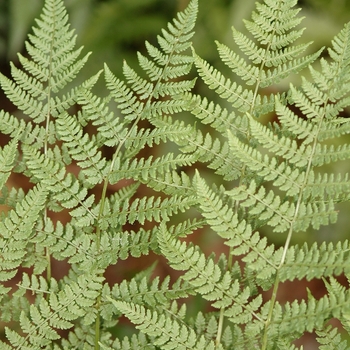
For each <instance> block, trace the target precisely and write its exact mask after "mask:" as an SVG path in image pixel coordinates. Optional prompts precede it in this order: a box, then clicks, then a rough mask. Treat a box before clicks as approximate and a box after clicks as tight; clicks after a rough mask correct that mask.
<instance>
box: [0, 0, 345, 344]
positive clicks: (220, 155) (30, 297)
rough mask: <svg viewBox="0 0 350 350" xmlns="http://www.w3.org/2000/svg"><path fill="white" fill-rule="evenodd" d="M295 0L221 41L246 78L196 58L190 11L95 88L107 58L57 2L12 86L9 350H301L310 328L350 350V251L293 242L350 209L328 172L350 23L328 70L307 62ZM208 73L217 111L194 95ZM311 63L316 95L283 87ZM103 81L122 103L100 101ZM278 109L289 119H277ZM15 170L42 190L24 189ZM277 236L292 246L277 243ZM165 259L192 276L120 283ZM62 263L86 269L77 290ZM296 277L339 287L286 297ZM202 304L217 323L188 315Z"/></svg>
mask: <svg viewBox="0 0 350 350" xmlns="http://www.w3.org/2000/svg"><path fill="white" fill-rule="evenodd" d="M295 5H296V1H294V0H278V1H272V0H265V1H264V2H262V3H257V4H256V10H255V11H254V12H253V14H252V17H251V20H250V21H245V26H246V29H247V34H244V33H241V32H239V31H238V30H236V29H235V28H233V29H232V34H233V41H234V43H235V45H236V48H234V49H230V48H229V47H227V46H225V45H223V44H221V43H219V42H217V48H218V52H219V56H220V58H221V60H222V61H223V63H224V64H226V65H227V66H228V68H229V69H230V70H231V71H232V77H233V78H232V77H231V78H227V77H225V75H224V74H222V73H221V72H220V71H218V70H217V69H215V68H214V67H212V66H211V65H210V64H209V63H207V62H206V61H205V60H204V59H202V58H201V57H199V55H197V54H196V52H195V48H192V53H191V42H190V40H191V38H192V36H193V34H194V25H195V21H196V16H197V11H198V3H197V0H191V1H189V4H188V6H187V8H186V9H185V10H184V11H183V12H180V13H179V14H178V15H177V17H176V18H175V19H174V20H173V21H172V22H171V23H169V24H168V26H167V28H166V29H163V30H162V32H161V35H159V36H158V38H157V45H155V44H151V43H150V42H146V52H147V54H142V53H138V54H137V55H138V61H139V65H140V68H141V71H143V74H139V73H137V72H136V70H134V69H133V68H131V67H130V66H129V65H128V64H127V63H126V62H124V64H123V74H124V77H123V78H122V79H119V78H117V77H116V76H115V75H114V74H113V72H112V71H111V70H110V69H109V68H108V65H107V64H105V65H104V67H101V68H103V69H101V71H100V72H97V73H96V74H94V75H92V76H91V77H90V78H89V79H87V80H86V81H84V82H82V83H78V80H77V79H76V76H77V74H79V72H80V71H81V69H83V66H84V65H85V63H86V62H87V60H88V57H89V55H90V54H86V55H85V56H82V57H81V53H82V48H79V49H76V48H75V36H74V34H73V31H71V30H70V28H69V24H68V16H67V12H66V10H65V7H64V4H63V2H62V0H46V1H45V5H44V7H43V11H42V15H41V17H40V19H39V20H37V22H36V26H35V27H34V28H33V33H32V34H31V35H30V36H29V40H28V41H27V43H26V49H27V52H28V55H26V56H23V55H19V62H20V64H21V68H18V67H16V66H15V65H14V64H11V69H12V70H11V79H10V78H7V77H5V76H4V75H0V83H1V86H2V89H3V91H4V92H5V94H6V96H7V97H8V98H9V99H10V100H11V102H12V103H13V104H14V105H15V106H16V107H17V108H18V111H19V112H18V114H16V115H11V114H9V113H7V112H5V111H1V114H0V118H1V119H0V131H1V133H2V134H3V135H7V136H8V138H9V139H10V141H9V143H8V144H7V145H6V146H4V147H3V148H2V149H0V164H1V165H0V181H1V189H2V190H1V202H2V203H3V204H4V205H6V207H7V210H6V211H4V212H2V220H1V224H0V225H1V226H0V228H1V229H0V247H1V260H0V261H1V263H0V281H1V285H0V295H1V299H0V300H1V301H0V310H1V319H2V321H4V322H5V323H6V324H7V327H6V328H5V333H4V335H5V337H4V339H3V340H1V343H0V344H1V348H2V349H108V350H109V349H188V348H191V349H192V348H194V349H203V348H204V349H216V350H217V349H233V348H234V349H255V348H259V349H295V348H296V346H295V345H293V341H294V340H295V339H298V338H299V337H301V336H302V335H303V334H304V333H306V332H315V333H316V337H317V338H316V339H317V341H318V343H319V344H320V348H322V349H334V348H344V349H345V348H347V347H348V345H347V343H346V340H344V339H342V335H341V332H339V331H338V330H337V329H336V328H334V327H331V326H329V324H328V323H327V321H328V320H329V319H331V318H336V319H338V320H339V321H340V323H341V325H342V327H343V329H344V330H345V331H347V332H349V331H350V329H349V327H348V317H349V316H348V314H349V307H348V304H349V300H348V299H349V298H348V294H349V293H348V290H347V288H346V287H345V286H343V285H342V284H340V282H339V281H338V280H337V279H336V276H338V275H340V274H344V275H345V276H347V274H348V273H349V271H348V270H349V268H348V266H349V254H348V251H349V243H348V242H347V241H345V242H338V243H322V244H318V243H314V244H313V245H311V246H308V245H307V244H304V245H301V246H299V245H295V244H292V242H293V240H292V237H293V234H294V233H296V232H305V233H307V232H309V230H310V229H315V230H318V229H319V228H320V227H321V226H325V225H329V224H331V223H334V222H335V221H336V220H337V213H338V212H337V209H336V204H337V203H340V202H345V201H347V200H348V198H349V181H348V175H347V174H346V173H345V174H343V173H339V174H338V173H336V172H335V171H334V172H333V170H331V171H329V169H332V168H331V167H330V165H332V164H333V163H337V162H339V161H344V160H347V159H348V157H349V155H350V152H349V150H348V145H347V143H346V142H344V140H345V136H346V134H348V133H349V128H350V126H349V122H348V120H347V119H345V118H341V117H340V116H339V114H340V113H341V112H342V111H343V110H344V109H346V108H347V107H348V105H349V97H348V96H349V90H350V82H349V61H350V53H349V52H348V51H349V50H348V43H349V37H350V25H349V24H347V25H346V26H345V27H344V29H343V30H342V31H341V32H340V33H339V34H338V35H337V36H336V37H335V38H334V41H333V43H332V47H331V48H330V49H328V54H329V59H325V58H321V59H318V56H319V54H320V51H319V52H316V53H314V54H311V55H306V54H305V53H306V49H307V48H308V46H309V45H308V44H296V43H295V42H296V40H297V39H299V38H300V37H301V35H302V32H303V30H302V29H298V25H299V24H300V22H301V17H299V16H298V12H299V9H297V8H295ZM237 52H242V54H243V55H242V56H241V55H239V54H238V53H237ZM315 60H317V62H318V63H319V68H318V69H316V68H313V66H312V65H311V64H313V62H314V61H315ZM193 63H194V65H195V68H196V72H197V75H198V77H199V78H201V80H202V81H203V82H204V84H206V85H208V87H209V88H210V89H212V90H214V91H215V92H216V93H217V95H218V97H219V98H218V100H216V101H209V100H208V99H207V98H206V97H202V96H200V95H196V94H195V93H194V92H193V90H195V79H193V78H189V77H188V76H187V75H188V73H190V70H191V67H192V64H193ZM306 67H309V75H308V78H302V82H301V86H300V87H298V86H294V85H290V88H289V89H288V91H286V92H283V93H271V91H275V90H276V89H274V90H272V89H271V87H275V86H277V84H278V83H279V82H280V81H281V80H283V79H287V78H288V77H289V76H290V75H291V74H298V73H299V72H300V71H301V70H303V69H304V68H306ZM315 67H316V65H315ZM101 75H103V76H104V81H105V86H106V87H107V91H108V93H107V96H105V97H102V96H97V95H96V94H95V93H94V91H93V87H94V85H95V84H96V82H97V81H98V79H100V76H101ZM221 100H222V102H221ZM179 113H181V116H180V117H178V116H179ZM190 114H191V115H192V117H193V116H194V117H195V118H196V119H198V121H197V122H196V123H195V124H193V123H191V122H189V121H188V120H191V118H189V119H184V118H188V117H190ZM267 114H273V115H275V117H276V118H277V119H276V121H274V122H271V123H269V124H268V125H265V124H263V123H261V122H260V121H259V119H258V117H260V116H265V115H267ZM184 120H186V122H185V121H184ZM91 129H93V130H94V132H93V133H89V131H88V130H91ZM168 144H169V145H170V144H171V147H170V146H169V148H167V147H164V152H163V153H162V152H159V147H158V145H168ZM174 144H175V145H177V149H176V151H173V150H174ZM145 148H148V149H151V150H154V149H156V148H157V153H155V152H153V153H152V155H149V156H147V155H145V154H146V152H144V149H145ZM169 150H172V151H171V152H170V151H169ZM106 154H107V155H108V156H106ZM198 165H199V166H198ZM194 168H197V170H194V171H193V169H194ZM187 169H188V170H189V171H188V172H187ZM14 172H16V173H21V174H22V177H23V178H26V179H27V180H28V181H29V182H30V184H31V185H30V189H29V190H24V189H22V188H14V187H13V186H11V185H10V183H11V182H10V180H11V174H12V173H14ZM211 172H212V173H214V174H211ZM213 178H215V182H217V184H215V185H214V184H211V183H212V182H213V181H212V179H213ZM126 180H127V181H126ZM55 212H58V213H61V214H64V216H63V217H65V218H66V219H64V220H63V219H61V216H58V219H57V215H54V214H53V213H55ZM181 213H184V214H181ZM177 214H181V215H177ZM195 231H200V232H205V231H207V232H209V234H210V235H217V236H218V239H221V240H223V242H224V244H225V245H226V246H228V249H229V251H228V253H227V254H224V253H222V254H221V255H220V256H219V257H218V258H216V257H215V256H214V254H210V255H207V254H206V253H205V252H204V250H203V249H202V247H201V246H199V245H196V244H194V243H193V242H192V243H191V238H192V236H191V234H192V233H193V232H195ZM266 232H268V233H269V234H268V235H267V236H266V237H265V233H266ZM274 234H275V235H278V236H279V237H283V240H284V242H285V243H284V245H282V247H275V246H274V245H273V244H272V243H271V242H269V238H267V237H271V236H273V235H274ZM150 252H152V253H155V254H157V255H159V256H162V258H165V259H166V261H167V263H168V265H169V266H170V267H171V268H172V269H174V270H179V271H183V273H182V274H181V275H180V277H175V276H178V275H171V276H167V277H160V276H156V273H155V271H156V269H155V264H153V265H150V266H147V267H146V268H145V269H144V270H141V271H139V272H138V273H137V274H136V275H135V276H132V277H131V278H129V279H123V280H122V281H121V282H119V283H113V284H111V283H110V281H108V280H107V279H106V270H107V268H112V267H113V268H114V269H116V271H118V263H120V262H121V261H122V260H126V259H127V258H128V257H134V258H139V257H141V256H143V255H148V254H149V253H150ZM55 261H66V263H67V264H68V266H69V268H68V270H67V273H66V275H65V276H64V277H63V278H57V277H56V276H55V274H54V273H53V272H52V271H51V270H52V264H53V263H55ZM115 264H117V265H116V266H114V265H115ZM117 273H118V272H117ZM15 276H16V278H19V280H20V281H21V282H20V283H18V284H17V285H13V283H10V282H11V281H12V280H13V278H14V277H15ZM297 279H307V280H311V279H322V280H323V283H324V285H325V288H326V290H327V293H326V294H325V295H324V296H323V297H321V298H319V299H316V297H314V296H313V295H312V293H311V292H308V298H307V299H305V300H295V301H294V302H287V303H283V302H282V301H280V300H279V288H280V285H281V284H282V283H283V282H285V281H294V280H297ZM265 292H270V293H271V297H268V298H267V297H266V295H268V294H266V293H265ZM193 300H194V301H198V302H199V303H201V304H203V301H205V303H207V304H209V305H210V309H209V311H208V312H207V309H206V308H205V309H203V310H198V309H196V310H195V311H194V312H193V311H192V312H188V311H187V308H188V305H190V304H193V302H192V301H193ZM122 316H126V317H127V318H128V319H129V320H130V321H131V323H132V324H134V325H135V328H136V330H135V331H133V332H132V334H130V332H129V331H127V332H126V331H125V329H129V328H128V326H126V327H124V326H123V318H122ZM126 334H127V335H126Z"/></svg>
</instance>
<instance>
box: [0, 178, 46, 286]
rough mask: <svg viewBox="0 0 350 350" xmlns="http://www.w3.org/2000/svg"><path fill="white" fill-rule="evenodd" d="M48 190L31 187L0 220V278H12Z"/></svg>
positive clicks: (40, 187)
mask: <svg viewBox="0 0 350 350" xmlns="http://www.w3.org/2000/svg"><path fill="white" fill-rule="evenodd" d="M47 195H48V192H47V190H46V189H45V187H44V186H42V185H37V186H35V187H34V188H33V189H31V190H30V191H29V192H28V193H27V194H26V195H25V196H24V198H23V199H22V200H21V201H20V202H18V203H17V204H16V207H15V209H13V210H10V212H9V213H8V215H7V217H6V218H5V219H4V220H3V221H1V222H0V231H1V236H0V249H1V264H0V269H1V270H0V279H1V280H2V281H7V280H9V279H10V278H12V277H13V276H14V275H15V274H16V271H17V268H18V267H19V266H20V265H21V263H22V262H23V260H25V256H26V254H27V245H28V242H29V240H30V237H31V235H32V234H33V229H34V225H35V224H36V222H37V220H38V216H39V213H40V212H41V211H42V210H43V208H44V206H45V202H46V198H47Z"/></svg>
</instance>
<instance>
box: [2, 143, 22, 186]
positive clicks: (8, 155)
mask: <svg viewBox="0 0 350 350" xmlns="http://www.w3.org/2000/svg"><path fill="white" fill-rule="evenodd" d="M17 145H18V140H17V139H12V140H11V141H10V142H9V143H8V144H7V145H6V146H5V147H4V148H3V149H1V148H0V188H1V189H2V188H3V186H4V185H5V183H6V181H7V179H8V178H9V176H10V174H11V170H12V169H13V166H14V161H15V158H16V154H17V152H16V150H17Z"/></svg>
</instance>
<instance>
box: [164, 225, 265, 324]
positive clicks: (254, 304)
mask: <svg viewBox="0 0 350 350" xmlns="http://www.w3.org/2000/svg"><path fill="white" fill-rule="evenodd" d="M158 241H159V246H160V249H161V251H162V253H163V255H164V256H165V257H166V258H167V259H168V260H169V263H170V265H171V266H172V267H173V268H174V269H176V270H185V271H186V273H185V274H184V275H183V276H182V278H183V279H184V280H185V281H187V282H188V283H189V284H190V285H192V286H193V287H194V288H195V290H196V292H197V293H199V294H201V295H202V296H203V298H205V299H207V300H209V301H211V302H212V306H213V307H215V308H218V309H220V308H222V307H225V315H226V316H227V317H228V318H229V319H230V320H231V322H234V323H237V324H239V323H245V322H247V320H251V319H252V318H253V317H257V315H256V314H255V312H256V311H257V309H258V308H259V307H260V304H261V302H262V300H261V299H260V297H257V298H255V299H253V300H251V301H249V297H250V290H249V288H248V287H247V288H245V289H244V290H243V291H241V290H240V286H239V283H238V281H237V280H234V281H233V280H232V279H231V276H230V274H229V273H228V272H226V273H223V272H222V271H221V270H220V268H219V266H218V265H216V264H215V262H214V260H213V258H211V257H210V258H208V259H206V257H205V255H204V254H203V253H202V252H201V251H200V249H199V247H197V246H196V247H194V246H190V247H188V246H187V244H186V243H185V242H182V243H181V242H180V241H178V240H177V239H175V238H173V237H172V236H171V235H170V233H169V232H168V231H167V230H166V227H165V225H161V226H160V229H159V232H158Z"/></svg>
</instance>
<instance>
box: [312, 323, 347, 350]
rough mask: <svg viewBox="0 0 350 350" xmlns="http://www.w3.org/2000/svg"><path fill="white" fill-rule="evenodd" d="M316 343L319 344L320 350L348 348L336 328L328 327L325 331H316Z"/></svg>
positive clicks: (342, 349) (343, 349)
mask: <svg viewBox="0 0 350 350" xmlns="http://www.w3.org/2000/svg"><path fill="white" fill-rule="evenodd" d="M316 333H317V335H318V337H317V341H318V343H319V344H320V347H319V349H320V350H331V349H339V350H345V349H348V348H349V345H348V343H347V341H346V340H342V338H341V334H340V333H339V331H338V330H337V329H336V328H333V329H332V327H331V326H329V327H328V328H327V329H326V330H324V331H323V330H322V331H321V330H319V331H316Z"/></svg>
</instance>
